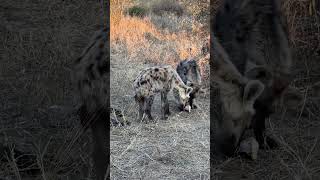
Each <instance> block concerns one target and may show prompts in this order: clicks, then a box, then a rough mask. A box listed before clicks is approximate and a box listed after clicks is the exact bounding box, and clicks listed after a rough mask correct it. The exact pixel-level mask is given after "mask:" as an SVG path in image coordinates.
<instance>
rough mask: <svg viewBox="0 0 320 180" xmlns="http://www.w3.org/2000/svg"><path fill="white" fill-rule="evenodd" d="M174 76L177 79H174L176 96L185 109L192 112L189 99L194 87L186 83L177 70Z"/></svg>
mask: <svg viewBox="0 0 320 180" xmlns="http://www.w3.org/2000/svg"><path fill="white" fill-rule="evenodd" d="M174 76H175V77H176V79H177V80H175V81H174V85H173V94H174V96H175V99H176V101H177V103H178V104H179V105H180V106H181V108H182V109H183V110H186V111H188V112H190V111H191V106H190V105H189V99H190V94H191V93H192V91H193V88H192V87H189V86H187V85H185V84H184V82H183V81H182V80H181V78H180V77H179V75H178V74H177V73H176V72H174Z"/></svg>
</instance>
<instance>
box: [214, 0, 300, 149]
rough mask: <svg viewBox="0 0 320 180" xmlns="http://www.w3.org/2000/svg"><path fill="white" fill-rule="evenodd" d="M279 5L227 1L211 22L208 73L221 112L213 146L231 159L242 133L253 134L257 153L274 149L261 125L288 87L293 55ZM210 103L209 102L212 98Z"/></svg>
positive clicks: (254, 0) (275, 0) (253, 0)
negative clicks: (256, 144) (209, 67)
mask: <svg viewBox="0 0 320 180" xmlns="http://www.w3.org/2000/svg"><path fill="white" fill-rule="evenodd" d="M279 3H280V2H279V1H278V0H264V1H261V0H226V1H225V2H224V3H223V4H222V6H221V7H220V9H219V11H218V13H217V15H216V17H215V18H212V19H211V20H212V21H214V22H211V26H212V30H213V32H211V33H212V34H211V40H210V41H211V45H210V46H211V50H210V51H211V55H212V61H211V65H212V68H211V73H212V81H211V83H213V82H216V83H218V85H219V89H220V93H219V96H220V98H219V99H218V100H217V101H220V102H221V104H222V106H221V109H219V110H216V111H217V112H218V116H217V117H216V118H218V128H217V132H216V136H215V142H216V147H217V150H218V152H220V153H223V154H225V155H232V154H233V153H234V151H235V149H236V147H237V146H238V144H239V140H240V138H241V136H242V135H243V133H244V131H245V129H247V128H251V127H252V128H253V130H254V134H255V137H256V139H257V141H258V142H259V145H260V147H262V148H264V147H266V146H268V147H270V148H273V147H276V146H277V143H276V142H275V141H274V140H273V139H271V138H270V137H267V136H265V119H266V118H268V117H269V116H270V114H272V113H273V104H274V102H275V101H276V100H277V99H280V97H281V96H282V95H284V93H285V92H289V93H293V94H291V96H286V97H292V98H296V100H297V101H299V100H300V99H299V98H300V97H299V95H298V94H295V92H294V91H287V90H288V86H289V83H290V81H291V77H290V76H291V74H290V68H291V54H290V48H289V42H288V39H287V30H286V28H285V21H284V20H283V18H282V16H281V12H280V5H279ZM212 97H213V96H212Z"/></svg>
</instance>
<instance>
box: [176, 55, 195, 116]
mask: <svg viewBox="0 0 320 180" xmlns="http://www.w3.org/2000/svg"><path fill="white" fill-rule="evenodd" d="M177 73H178V74H179V76H180V78H181V80H182V81H183V82H184V84H186V85H187V86H190V87H192V88H193V90H192V91H191V93H190V98H189V105H190V107H191V109H196V108H197V105H196V104H195V103H194V100H195V98H196V96H197V94H198V92H199V90H200V88H201V74H200V68H199V66H198V64H197V61H196V60H194V59H186V60H183V61H181V62H180V63H179V64H178V66H177ZM173 95H174V97H175V99H176V101H177V102H178V104H179V108H180V110H184V109H183V107H184V106H183V103H182V99H181V98H180V96H179V93H178V91H177V90H176V89H173Z"/></svg>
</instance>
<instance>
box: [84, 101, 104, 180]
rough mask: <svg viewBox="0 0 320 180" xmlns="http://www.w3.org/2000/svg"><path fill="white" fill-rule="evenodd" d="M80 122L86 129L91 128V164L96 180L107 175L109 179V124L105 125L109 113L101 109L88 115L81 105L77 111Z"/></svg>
mask: <svg viewBox="0 0 320 180" xmlns="http://www.w3.org/2000/svg"><path fill="white" fill-rule="evenodd" d="M79 111H80V113H79V115H80V120H81V124H82V126H83V127H84V128H85V129H87V128H89V127H90V128H91V131H92V135H93V142H94V144H93V153H92V156H93V164H94V169H95V171H96V173H97V179H98V180H104V179H105V175H108V176H107V177H106V178H107V179H109V178H110V176H109V174H108V171H109V168H110V167H109V163H110V159H109V155H108V154H109V150H108V147H109V145H110V144H109V137H110V135H109V130H110V126H109V123H106V119H108V117H109V114H110V112H108V111H107V110H106V108H101V109H100V110H98V111H97V112H95V113H89V112H88V110H87V108H86V106H85V105H82V106H81V108H80V109H79Z"/></svg>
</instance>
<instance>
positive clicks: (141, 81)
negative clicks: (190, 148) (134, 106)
mask: <svg viewBox="0 0 320 180" xmlns="http://www.w3.org/2000/svg"><path fill="white" fill-rule="evenodd" d="M133 87H134V92H135V100H136V102H137V103H138V104H139V119H140V120H142V119H143V115H144V114H146V115H147V117H148V119H149V120H152V119H153V117H152V116H151V106H152V104H153V99H154V96H155V95H156V94H157V93H161V106H162V111H163V116H162V118H163V119H167V118H168V116H169V115H170V111H169V102H168V99H167V94H168V93H169V92H170V91H171V89H173V88H174V89H177V91H178V92H179V96H180V97H181V99H182V103H183V105H186V103H187V101H188V100H189V95H190V93H191V91H192V90H193V89H192V88H191V87H188V86H186V85H185V84H184V83H183V81H182V80H181V78H180V77H179V75H178V73H177V72H176V70H174V69H173V68H172V67H171V66H156V67H150V68H146V69H144V70H142V71H141V72H140V74H139V75H138V76H137V77H136V79H135V80H134V83H133Z"/></svg>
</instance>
